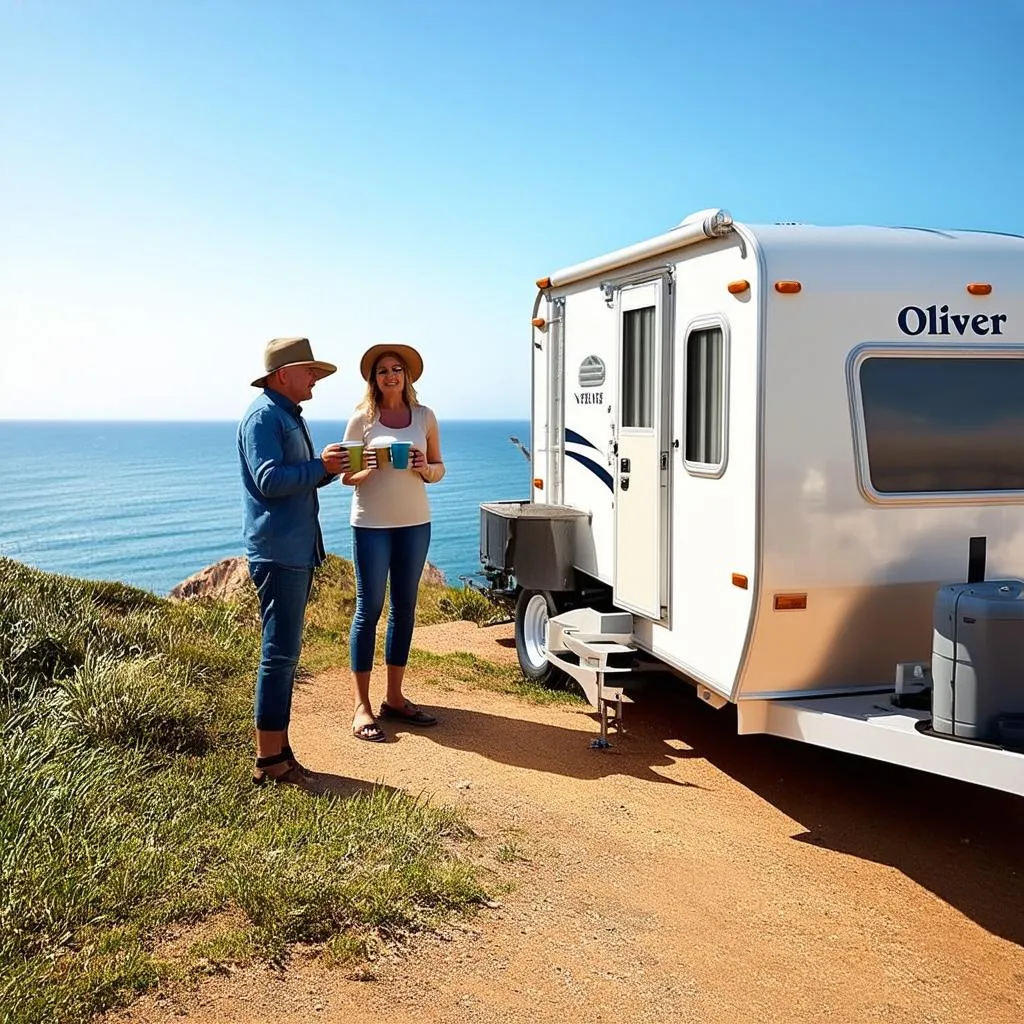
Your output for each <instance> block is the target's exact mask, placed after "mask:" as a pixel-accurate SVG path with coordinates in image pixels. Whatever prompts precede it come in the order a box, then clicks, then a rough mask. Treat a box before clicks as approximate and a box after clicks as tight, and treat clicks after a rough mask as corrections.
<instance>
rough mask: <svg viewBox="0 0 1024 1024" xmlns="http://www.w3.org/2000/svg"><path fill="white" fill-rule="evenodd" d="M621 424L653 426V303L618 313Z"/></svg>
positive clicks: (627, 425)
mask: <svg viewBox="0 0 1024 1024" xmlns="http://www.w3.org/2000/svg"><path fill="white" fill-rule="evenodd" d="M622 425H623V426H624V427H647V428H650V427H653V426H654V306H644V307H643V308H642V309H630V310H627V311H626V312H624V313H623V314H622Z"/></svg>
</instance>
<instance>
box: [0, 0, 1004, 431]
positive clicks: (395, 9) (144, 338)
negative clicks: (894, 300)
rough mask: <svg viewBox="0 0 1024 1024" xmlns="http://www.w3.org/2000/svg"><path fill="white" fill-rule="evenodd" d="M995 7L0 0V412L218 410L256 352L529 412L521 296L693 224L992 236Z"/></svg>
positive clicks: (998, 67) (238, 387)
mask: <svg viewBox="0 0 1024 1024" xmlns="http://www.w3.org/2000/svg"><path fill="white" fill-rule="evenodd" d="M1022 45H1024V0H990V2H988V3H973V4H972V3H969V2H963V3H960V2H952V0H947V2H943V0H937V2H934V3H923V2H922V3H918V2H909V0H908V2H904V3H900V2H895V0H892V2H889V3H876V2H873V0H871V2H864V3H842V4H840V3H835V4H832V3H825V2H815V3H812V2H803V3H799V2H793V0H779V2H772V3H764V2H761V3H755V2H746V0H736V2H730V3H715V2H693V3H687V2H682V0H680V2H676V3H664V2H651V3H646V4H626V3H614V4H613V3H605V2H591V3H576V2H564V3H559V2H557V0H549V2H546V3H538V2H533V0H529V2H525V0H520V2H508V3H505V2H498V0H494V2H492V3H489V4H488V3H479V4H475V3H469V2H465V3H456V2H446V0H439V2H436V3H427V2H421V3H415V2H411V0H410V2H405V0H402V2H399V0H375V2H372V3H370V2H365V3H349V2H337V3H319V2H313V0H294V2H285V0H281V2H278V3H269V2H249V0H247V2H240V0H239V2H232V3H228V2H217V0H208V2H203V3H199V2H182V0H174V2H156V0H150V2H142V0H123V2H120V3H112V2H102V0H75V2H70V0H65V2H60V0H0V195H2V197H3V199H2V204H0V218H2V221H0V226H2V237H3V240H4V244H3V246H0V329H2V331H3V338H2V347H3V352H4V359H3V362H2V364H0V418H72V419H74V418H111V419H113V418H125V419H134V418H157V419H161V418H164V419H232V418H235V417H236V416H237V415H239V414H240V413H241V411H242V410H243V409H244V407H245V405H246V404H247V403H248V401H249V400H251V398H252V396H253V391H252V389H251V388H249V387H248V386H247V382H248V380H250V379H251V378H252V377H253V376H255V375H256V372H257V371H258V369H259V366H260V361H261V357H262V349H263V344H264V342H265V341H266V339H268V338H270V337H273V336H275V335H282V334H305V335H308V336H309V337H310V338H311V339H312V341H313V346H314V351H315V353H316V355H317V356H318V357H319V358H323V359H330V360H332V361H334V362H338V363H340V364H341V367H342V369H341V372H340V373H339V374H337V375H335V377H332V378H330V379H328V380H326V381H324V382H322V383H321V384H320V385H319V387H318V390H317V394H316V397H315V398H314V399H313V401H312V402H310V403H308V406H307V411H308V413H309V415H310V416H311V417H312V418H318V419H328V418H330V419H334V418H342V417H344V416H346V415H347V414H348V413H349V411H350V409H351V407H352V405H353V404H354V403H355V401H356V400H357V399H358V396H359V393H360V391H361V385H362V382H361V381H360V379H359V378H358V374H357V370H356V365H357V360H358V356H359V354H360V353H361V352H362V351H363V349H364V348H366V347H367V346H368V345H370V344H372V343H375V342H377V341H386V340H396V341H403V342H406V343H409V344H413V345H415V346H417V347H418V348H419V349H420V350H421V351H422V352H423V354H424V357H425V359H426V364H427V371H426V373H425V375H424V378H423V381H422V387H421V397H422V398H423V399H424V400H425V401H426V402H427V403H428V404H430V405H432V406H433V407H434V408H435V409H436V410H437V411H438V414H439V415H441V416H443V417H447V418H453V417H459V418H477V417H510V418H527V417H528V415H529V410H528V406H527V403H528V397H529V377H528V370H529V339H528V319H529V316H530V310H531V307H532V302H533V296H534V287H533V282H534V280H535V279H536V278H537V277H539V276H542V275H544V274H546V273H549V272H551V271H552V270H555V269H557V268H559V267H561V266H565V265H567V264H570V263H574V262H577V261H579V260H583V259H588V258H590V257H592V256H595V255H598V254H600V253H601V252H605V251H607V250H610V249H614V248H618V247H619V246H622V245H627V244H630V243H632V242H635V241H637V240H639V239H641V238H644V237H646V236H649V235H652V234H656V233H659V232H661V231H665V230H668V229H669V228H671V227H672V226H674V225H675V224H677V223H678V222H679V221H680V220H681V219H682V218H683V217H684V216H686V215H687V214H688V213H691V212H693V211H694V210H698V209H702V208H705V207H718V206H721V207H725V208H726V209H728V210H729V211H730V212H731V213H732V214H733V216H734V217H735V218H736V219H737V220H741V221H747V222H752V223H757V222H766V221H767V222H772V221H776V220H799V221H805V222H816V223H823V224H838V223H883V224H920V225H923V226H945V227H974V228H996V229H999V230H1010V231H1024V198H1022V195H1021V189H1020V182H1021V180H1022V167H1024V131H1022V128H1024V113H1022V112H1024V63H1022V61H1021V59H1020V54H1021V52H1022Z"/></svg>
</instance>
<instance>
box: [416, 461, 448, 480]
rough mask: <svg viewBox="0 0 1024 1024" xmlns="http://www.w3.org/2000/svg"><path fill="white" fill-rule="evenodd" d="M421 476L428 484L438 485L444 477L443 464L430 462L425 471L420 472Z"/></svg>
mask: <svg viewBox="0 0 1024 1024" xmlns="http://www.w3.org/2000/svg"><path fill="white" fill-rule="evenodd" d="M420 476H421V477H423V479H424V481H426V483H428V484H436V483H437V482H438V480H440V479H441V477H443V476H444V463H443V462H428V463H427V465H426V468H425V469H421V470H420Z"/></svg>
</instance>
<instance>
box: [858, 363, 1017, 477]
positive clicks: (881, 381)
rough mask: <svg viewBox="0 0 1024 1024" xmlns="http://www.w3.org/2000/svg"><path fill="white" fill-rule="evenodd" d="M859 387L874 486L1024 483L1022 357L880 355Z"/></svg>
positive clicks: (864, 366) (869, 365)
mask: <svg viewBox="0 0 1024 1024" xmlns="http://www.w3.org/2000/svg"><path fill="white" fill-rule="evenodd" d="M860 388H861V397H862V401H863V405H864V426H865V433H866V436H867V446H868V468H869V472H870V475H871V483H872V485H873V486H874V488H875V490H876V491H879V492H882V493H899V492H912V493H921V492H935V491H1012V490H1024V360H1022V359H1018V358H1002V359H997V358H992V357H989V358H975V359H950V358H940V357H902V356H901V357H892V358H889V357H885V358H883V357H874V358H870V359H867V360H865V361H864V363H863V364H862V365H861V369H860Z"/></svg>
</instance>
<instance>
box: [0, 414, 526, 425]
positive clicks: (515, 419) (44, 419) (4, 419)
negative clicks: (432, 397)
mask: <svg viewBox="0 0 1024 1024" xmlns="http://www.w3.org/2000/svg"><path fill="white" fill-rule="evenodd" d="M303 419H304V420H305V421H306V422H307V423H344V422H346V420H347V417H345V416H337V417H331V416H306V415H303ZM438 419H439V420H441V421H442V422H448V423H453V422H454V423H528V422H529V419H530V418H529V416H438ZM0 423H238V418H237V417H227V416H225V417H211V418H205V417H200V418H195V419H181V418H168V419H162V418H156V417H147V418H145V419H139V418H121V419H111V418H107V417H101V416H94V417H85V418H81V419H75V418H71V417H67V416H60V417H57V416H54V417H49V416H33V417H30V418H24V417H16V416H0Z"/></svg>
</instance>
